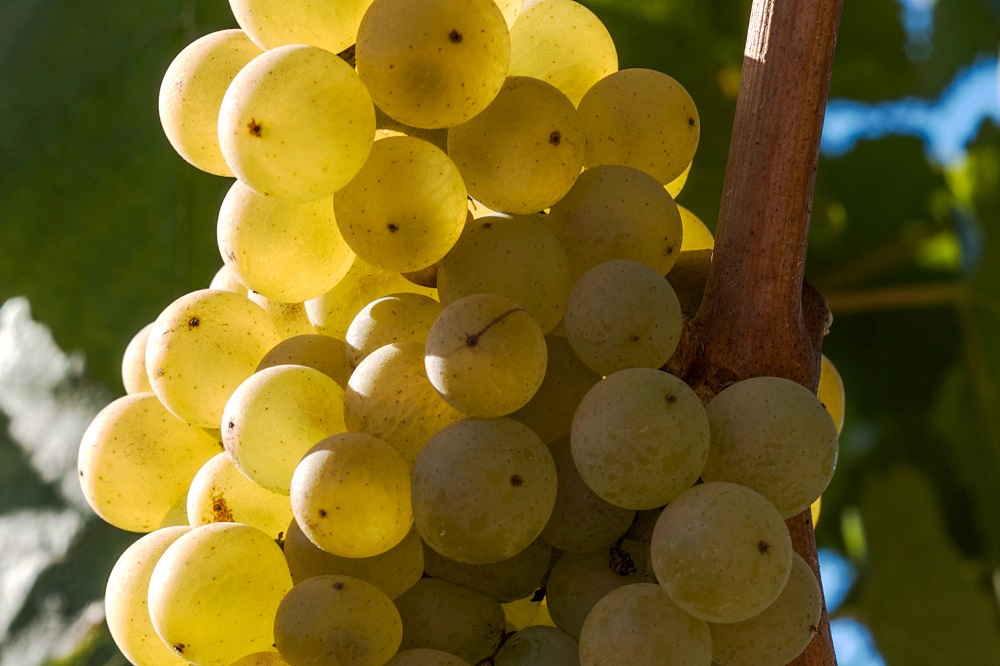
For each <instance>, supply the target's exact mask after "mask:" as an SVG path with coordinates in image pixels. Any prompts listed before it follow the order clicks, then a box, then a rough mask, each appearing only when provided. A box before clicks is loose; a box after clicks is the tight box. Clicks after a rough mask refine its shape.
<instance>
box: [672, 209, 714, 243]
mask: <svg viewBox="0 0 1000 666" xmlns="http://www.w3.org/2000/svg"><path fill="white" fill-rule="evenodd" d="M677 212H679V213H680V214H681V226H682V227H683V228H684V232H683V236H682V237H681V252H688V251H690V250H711V249H712V248H714V247H715V237H714V236H712V231H711V230H710V229H709V228H708V227H707V226H706V225H705V223H704V222H702V221H701V218H699V217H698V216H697V215H695V214H694V213H692V212H691V211H689V210H688V209H687V208H685V207H684V206H681V205H679V204H678V206H677Z"/></svg>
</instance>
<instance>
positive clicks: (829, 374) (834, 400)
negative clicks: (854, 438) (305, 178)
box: [816, 354, 846, 435]
mask: <svg viewBox="0 0 1000 666" xmlns="http://www.w3.org/2000/svg"><path fill="white" fill-rule="evenodd" d="M816 397H817V398H819V401H820V402H822V403H823V406H824V407H826V411H828V412H830V417H831V418H832V419H833V424H834V425H835V426H837V434H838V435H840V431H841V430H843V428H844V404H845V402H846V397H845V395H844V380H843V379H841V377H840V372H838V371H837V367H836V366H835V365H834V364H833V361H831V360H830V359H829V358H827V356H826V354H823V355H822V356H821V358H820V367H819V387H818V388H817V389H816Z"/></svg>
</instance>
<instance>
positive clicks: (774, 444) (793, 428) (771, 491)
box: [704, 377, 838, 518]
mask: <svg viewBox="0 0 1000 666" xmlns="http://www.w3.org/2000/svg"><path fill="white" fill-rule="evenodd" d="M706 409H707V411H708V419H709V422H710V423H711V424H712V449H711V451H710V453H709V456H708V462H707V463H706V464H705V470H704V478H705V480H706V481H731V482H733V483H740V484H743V485H745V486H749V487H750V488H753V489H754V490H756V491H757V492H759V493H760V494H761V495H763V496H764V497H766V498H767V499H768V500H770V501H771V503H772V504H774V505H775V506H776V507H777V508H778V511H779V512H780V513H781V515H782V516H783V517H785V518H790V517H792V516H794V515H796V514H797V513H800V512H801V511H804V510H805V509H806V508H808V507H809V505H810V504H812V502H813V501H814V500H815V499H816V498H817V497H819V496H820V495H821V494H822V493H823V491H824V490H825V489H826V486H827V484H829V483H830V479H831V478H832V477H833V471H834V469H835V468H836V466H837V451H838V443H837V427H836V426H835V425H834V423H833V419H831V417H830V414H829V413H828V412H827V411H826V409H825V408H824V407H823V403H821V402H820V401H819V398H817V397H816V396H815V395H814V394H813V393H812V392H811V391H810V390H809V389H807V388H805V387H804V386H802V385H801V384H798V383H796V382H793V381H791V380H789V379H783V378H781V377H754V378H752V379H746V380H744V381H741V382H737V383H735V384H733V385H731V386H729V387H728V388H727V389H725V390H724V391H722V392H721V393H719V394H718V395H717V396H715V397H714V398H712V400H711V402H709V403H708V406H707V408H706Z"/></svg>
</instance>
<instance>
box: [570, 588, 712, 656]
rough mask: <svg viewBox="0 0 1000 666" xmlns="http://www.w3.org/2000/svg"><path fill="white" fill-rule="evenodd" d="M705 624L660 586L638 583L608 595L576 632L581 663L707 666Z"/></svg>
mask: <svg viewBox="0 0 1000 666" xmlns="http://www.w3.org/2000/svg"><path fill="white" fill-rule="evenodd" d="M711 663H712V637H711V635H710V634H709V631H708V625H707V623H706V622H704V621H702V620H699V619H697V618H694V617H691V616H690V615H688V614H687V613H685V612H684V611H683V610H681V609H680V608H678V607H677V606H676V605H675V604H674V603H673V602H672V601H671V600H670V598H669V597H668V596H667V595H666V594H665V593H664V592H663V590H662V589H661V588H660V586H659V585H655V584H652V583H639V584H636V585H625V586H624V587H620V588H618V589H616V590H613V591H611V592H609V593H608V594H607V595H605V596H604V597H603V598H602V599H601V600H600V601H598V602H597V604H595V605H594V608H593V610H591V611H590V614H589V615H588V616H587V621H586V622H584V624H583V629H582V630H581V632H580V665H581V666H606V665H607V664H630V665H633V666H662V664H671V665H674V664H676V665H677V666H710V665H711Z"/></svg>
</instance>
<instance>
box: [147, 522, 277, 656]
mask: <svg viewBox="0 0 1000 666" xmlns="http://www.w3.org/2000/svg"><path fill="white" fill-rule="evenodd" d="M291 587H292V579H291V576H289V574H288V567H287V566H286V565H285V558H284V556H283V555H282V554H281V548H279V547H278V545H277V544H276V543H275V542H274V541H273V540H272V539H271V538H270V537H269V536H267V535H266V534H264V533H263V532H261V531H260V530H258V529H256V528H253V527H249V526H247V525H240V524H238V523H212V524H210V525H203V526H201V527H196V528H194V529H192V530H191V531H190V532H188V533H187V534H184V535H183V536H181V537H180V538H178V539H177V540H176V541H175V542H174V543H173V544H171V545H170V547H169V548H167V550H166V551H165V552H164V553H163V556H162V557H160V560H159V561H158V562H157V563H156V567H155V568H154V569H153V575H152V577H151V578H150V581H149V614H150V617H151V618H152V621H153V627H154V628H155V629H156V633H157V634H158V635H159V636H160V638H161V639H163V641H164V642H165V643H166V644H167V645H168V646H170V648H171V649H172V650H173V651H174V653H175V654H177V655H178V656H181V657H183V658H184V659H187V660H188V661H191V662H193V663H196V664H199V666H217V665H218V666H225V665H227V664H230V663H231V662H233V661H235V660H237V659H239V658H240V657H243V656H245V655H247V654H250V653H252V652H260V651H263V650H266V649H268V648H269V647H271V645H272V644H273V643H274V632H273V625H274V615H275V613H276V611H277V610H278V604H279V603H280V602H281V599H282V597H284V596H285V594H286V593H287V592H288V591H289V590H290V589H291Z"/></svg>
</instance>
